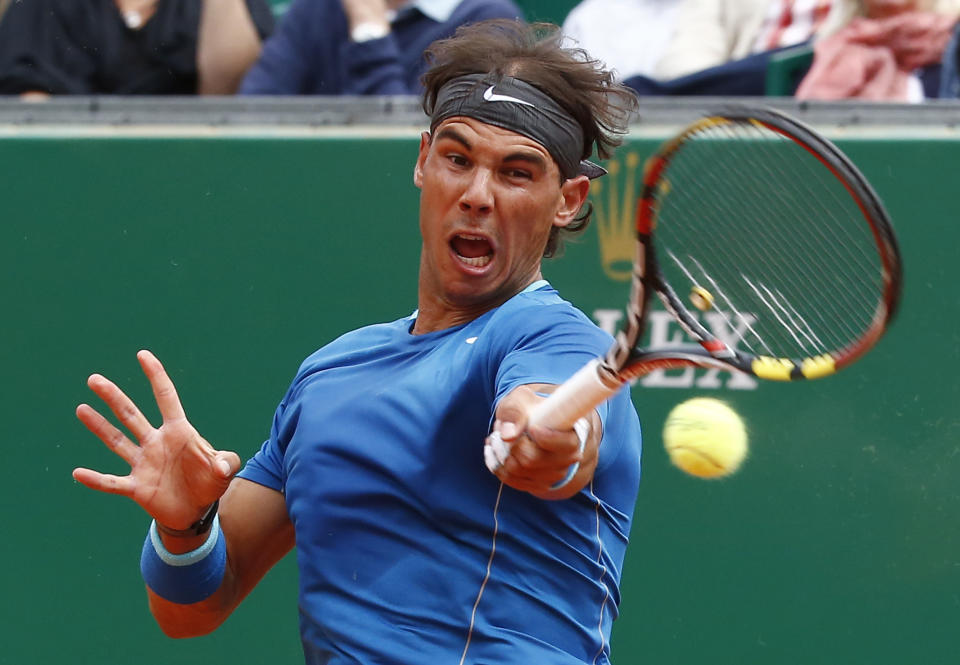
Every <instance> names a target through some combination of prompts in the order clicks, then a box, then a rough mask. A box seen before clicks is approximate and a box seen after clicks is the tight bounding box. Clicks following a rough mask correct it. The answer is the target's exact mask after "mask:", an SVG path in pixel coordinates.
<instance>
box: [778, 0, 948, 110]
mask: <svg viewBox="0 0 960 665" xmlns="http://www.w3.org/2000/svg"><path fill="white" fill-rule="evenodd" d="M861 10H862V12H863V14H864V15H861V16H854V17H852V20H850V21H849V22H848V23H846V24H845V25H843V26H842V27H840V28H839V29H838V30H837V31H836V32H834V33H832V34H830V35H828V36H825V37H823V38H822V39H819V40H818V41H817V43H816V45H815V47H814V61H813V65H812V66H811V68H810V71H809V72H808V73H807V75H806V77H804V79H803V81H802V82H801V84H800V87H799V88H798V89H797V93H796V95H797V97H798V98H801V99H869V100H872V101H900V102H904V101H909V102H919V101H922V100H923V99H924V98H925V97H928V96H937V94H938V93H939V87H940V67H939V65H940V62H941V60H942V59H943V56H944V52H945V51H946V49H947V44H948V42H949V41H950V37H951V35H952V33H953V27H954V24H955V23H956V22H957V17H958V15H960V1H958V0H930V1H927V0H866V1H865V2H864V3H863V4H862V7H861Z"/></svg>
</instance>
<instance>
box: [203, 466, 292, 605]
mask: <svg viewBox="0 0 960 665" xmlns="http://www.w3.org/2000/svg"><path fill="white" fill-rule="evenodd" d="M220 528H221V529H223V534H224V537H225V538H226V543H227V565H228V567H229V572H230V577H231V582H232V585H233V587H234V589H233V593H234V595H235V596H236V602H237V603H239V602H240V600H242V599H243V598H244V597H245V596H246V595H247V594H248V593H250V591H251V590H252V589H253V587H255V586H256V585H257V582H259V581H260V580H261V579H262V578H263V576H264V575H265V574H266V572H267V571H268V570H270V568H272V567H273V565H274V564H275V563H277V562H278V561H279V560H280V559H282V558H283V557H284V556H285V555H286V554H287V553H288V552H289V551H290V550H291V549H293V545H294V532H293V524H292V523H291V522H290V518H289V516H288V515H287V504H286V501H285V499H284V496H283V494H281V493H280V492H278V491H277V490H274V489H271V488H269V487H265V486H264V485H259V484H257V483H255V482H252V481H250V480H246V479H244V478H235V479H234V480H233V482H232V483H230V487H229V489H227V492H226V493H225V494H224V495H223V498H222V499H221V500H220Z"/></svg>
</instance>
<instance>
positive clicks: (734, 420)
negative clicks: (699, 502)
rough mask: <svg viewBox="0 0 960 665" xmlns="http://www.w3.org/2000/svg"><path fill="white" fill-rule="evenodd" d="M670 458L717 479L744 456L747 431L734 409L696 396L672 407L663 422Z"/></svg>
mask: <svg viewBox="0 0 960 665" xmlns="http://www.w3.org/2000/svg"><path fill="white" fill-rule="evenodd" d="M663 446H664V448H666V450H667V454H668V455H669V456H670V461H671V462H673V464H674V465H675V466H677V467H679V468H680V469H682V470H683V471H685V472H687V473H689V474H690V475H693V476H699V477H700V478H719V477H721V476H726V475H729V474H731V473H733V472H734V471H736V470H737V469H738V468H740V465H741V464H742V463H743V460H744V459H745V458H746V456H747V430H746V427H745V426H744V424H743V420H742V419H741V418H740V416H739V415H737V412H736V411H734V410H733V409H731V408H730V407H729V406H727V405H726V404H725V403H724V402H721V401H720V400H718V399H713V398H711V397H695V398H693V399H689V400H687V401H686V402H681V403H680V404H678V405H677V406H675V407H673V410H671V411H670V413H669V414H668V415H667V420H666V422H665V423H664V425H663Z"/></svg>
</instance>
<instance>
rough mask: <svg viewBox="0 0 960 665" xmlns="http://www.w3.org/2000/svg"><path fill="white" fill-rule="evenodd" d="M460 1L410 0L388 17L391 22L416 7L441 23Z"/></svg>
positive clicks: (448, 16)
mask: <svg viewBox="0 0 960 665" xmlns="http://www.w3.org/2000/svg"><path fill="white" fill-rule="evenodd" d="M460 2H461V0H411V1H410V2H408V3H407V4H405V5H404V6H403V7H401V8H400V9H398V10H397V11H396V13H395V14H394V15H393V16H392V17H391V18H390V22H391V23H392V22H393V21H395V20H397V19H398V18H400V17H402V16H404V15H405V14H406V13H407V12H409V11H411V10H413V9H416V10H419V11H420V13H421V14H423V15H424V16H426V17H427V18H431V19H433V20H434V21H436V22H437V23H443V22H444V21H446V20H447V19H448V18H450V15H451V14H453V10H454V9H456V8H457V5H459V4H460Z"/></svg>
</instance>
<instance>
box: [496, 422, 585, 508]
mask: <svg viewBox="0 0 960 665" xmlns="http://www.w3.org/2000/svg"><path fill="white" fill-rule="evenodd" d="M483 454H484V462H485V464H486V466H487V468H488V469H489V470H490V472H491V473H493V474H494V475H495V476H497V477H498V478H499V479H500V480H502V481H504V482H505V483H507V484H508V485H510V486H511V487H514V488H516V489H524V490H528V491H533V490H539V491H544V490H547V489H549V488H550V487H551V486H552V485H554V484H555V483H557V482H558V481H560V480H562V479H563V478H565V477H566V475H567V473H568V470H569V469H570V467H571V466H572V465H574V464H576V463H577V462H579V461H580V458H581V450H580V440H579V438H578V436H577V434H576V433H574V432H561V431H557V430H552V429H549V428H542V427H538V428H531V431H530V432H518V430H517V428H516V426H515V425H514V424H513V423H509V422H508V423H504V422H502V421H499V420H498V421H496V422H495V423H494V431H493V432H492V433H491V434H490V436H488V437H487V439H486V441H485V444H484V451H483Z"/></svg>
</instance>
